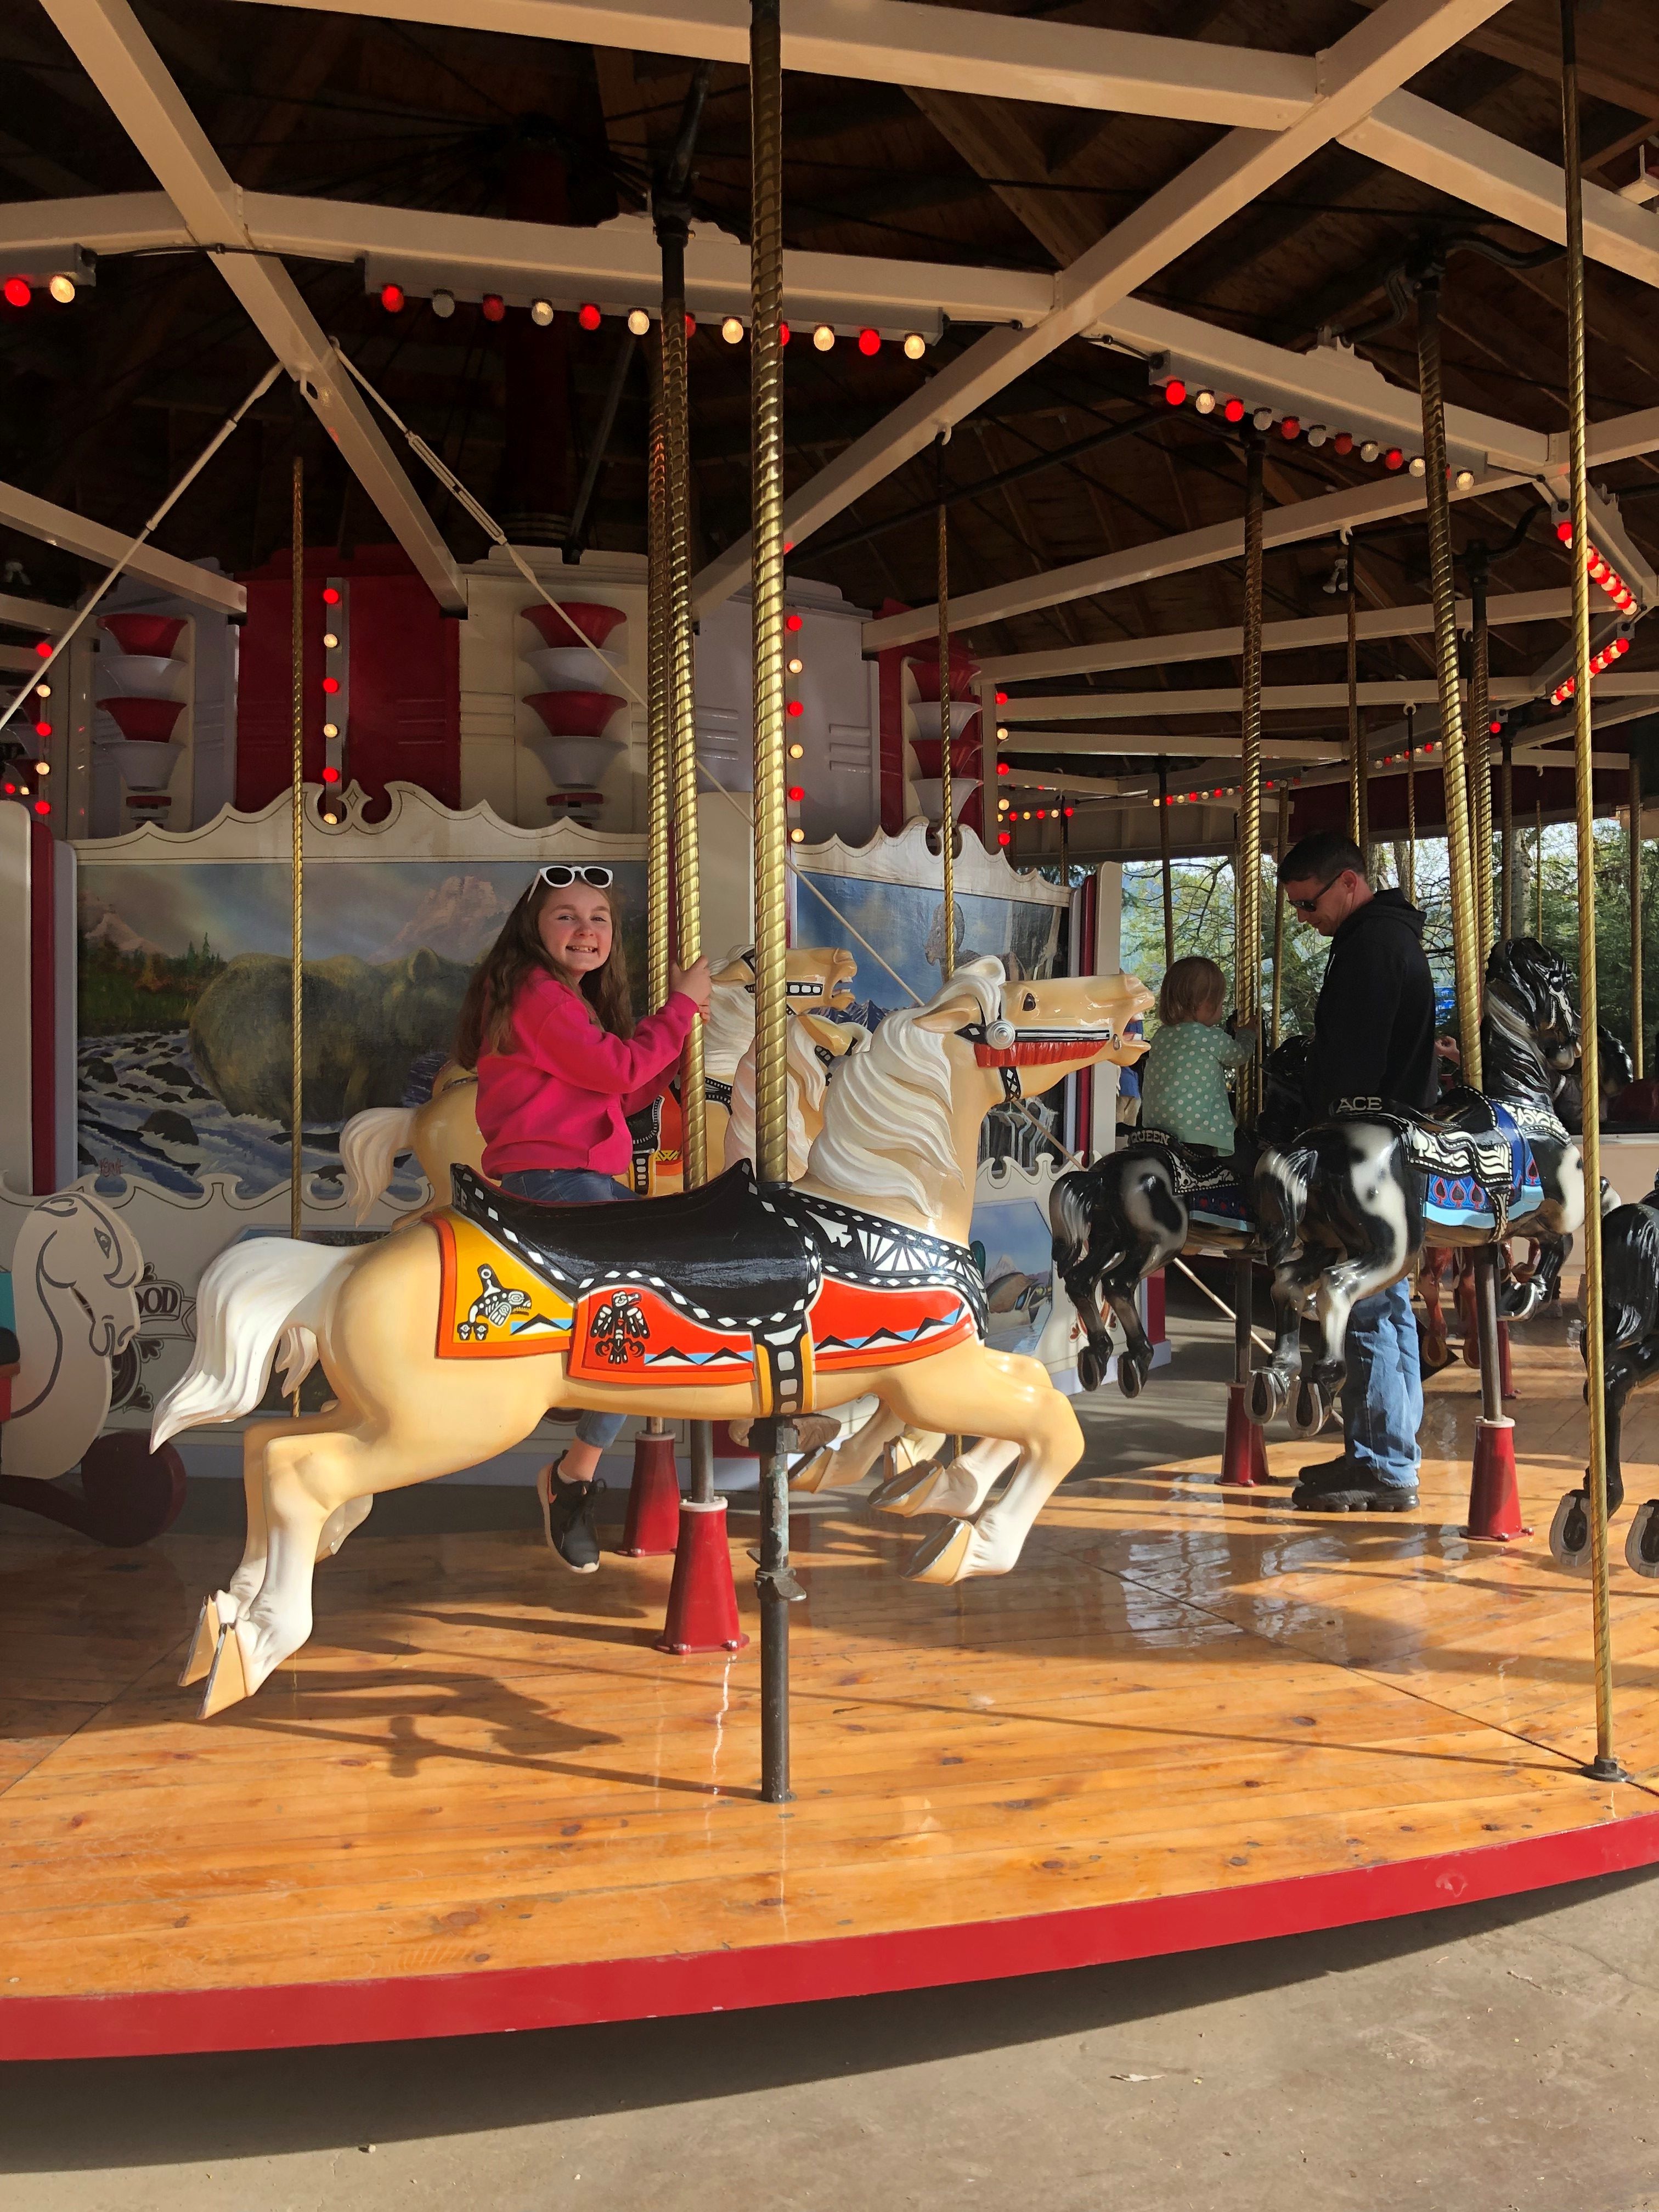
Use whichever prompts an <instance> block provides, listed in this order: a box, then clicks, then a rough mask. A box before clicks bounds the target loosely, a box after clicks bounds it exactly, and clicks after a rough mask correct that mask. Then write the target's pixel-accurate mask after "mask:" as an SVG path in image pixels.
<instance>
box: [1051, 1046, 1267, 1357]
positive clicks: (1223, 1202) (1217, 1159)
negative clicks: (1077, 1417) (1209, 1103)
mask: <svg viewBox="0 0 1659 2212" xmlns="http://www.w3.org/2000/svg"><path fill="white" fill-rule="evenodd" d="M1307 1055H1308V1041H1307V1039H1306V1038H1305V1037H1300V1036H1296V1037H1288V1038H1286V1040H1285V1042H1284V1043H1283V1044H1281V1045H1279V1046H1277V1047H1276V1048H1274V1050H1273V1051H1272V1052H1270V1053H1269V1054H1267V1060H1266V1063H1265V1066H1264V1089H1265V1092H1266V1097H1265V1101H1264V1103H1263V1106H1262V1111H1261V1121H1259V1123H1258V1124H1257V1127H1256V1134H1257V1137H1258V1138H1259V1139H1261V1140H1262V1141H1263V1142H1266V1143H1271V1144H1282V1143H1285V1142H1286V1141H1288V1139H1289V1138H1290V1135H1291V1132H1292V1131H1293V1130H1294V1128H1295V1127H1296V1124H1297V1119H1298V1118H1299V1116H1300V1114H1301V1110H1302V1079H1303V1073H1304V1068H1305V1066H1306V1064H1307ZM1048 1225H1049V1228H1050V1230H1051V1231H1053V1235H1054V1265H1055V1267H1057V1268H1058V1269H1059V1270H1060V1281H1061V1282H1062V1283H1063V1284H1064V1285H1065V1289H1066V1296H1067V1297H1069V1298H1070V1300H1071V1301H1072V1304H1073V1305H1074V1306H1075V1307H1076V1309H1077V1313H1078V1318H1079V1321H1080V1322H1082V1324H1083V1328H1084V1333H1085V1336H1086V1337H1087V1339H1088V1341H1087V1342H1086V1343H1085V1345H1084V1346H1083V1348H1082V1350H1081V1351H1080V1352H1079V1354H1078V1363H1077V1370H1078V1379H1079V1382H1080V1383H1082V1385H1083V1387H1084V1389H1085V1390H1096V1389H1099V1387H1100V1385H1101V1383H1103V1381H1104V1379H1105V1376H1106V1370H1107V1365H1108V1363H1109V1360H1110V1358H1111V1356H1112V1340H1111V1334H1110V1332H1109V1328H1108V1327H1107V1323H1106V1321H1105V1317H1104V1316H1103V1313H1102V1311H1101V1300H1102V1299H1103V1298H1104V1301H1105V1303H1106V1304H1107V1305H1108V1306H1109V1308H1110V1309H1111V1311H1112V1312H1113V1313H1114V1314H1115V1316H1117V1322H1118V1326H1119V1327H1120V1328H1121V1330H1122V1331H1123V1338H1124V1353H1123V1357H1122V1358H1121V1359H1120V1360H1119V1361H1118V1365H1117V1379H1118V1387H1119V1389H1121V1391H1122V1393H1123V1395H1124V1396H1125V1397H1126V1398H1138V1397H1139V1395H1140V1393H1141V1390H1142V1389H1143V1388H1144V1387H1145V1385H1146V1378H1147V1376H1149V1375H1150V1374H1151V1373H1152V1345H1151V1343H1150V1342H1149V1340H1148V1339H1147V1335H1146V1330H1145V1328H1143V1327H1142V1326H1141V1321H1140V1312H1139V1307H1138V1305H1137V1304H1136V1302H1135V1294H1136V1292H1137V1291H1139V1287H1140V1285H1141V1284H1142V1282H1143V1281H1144V1280H1145V1279H1146V1277H1147V1276H1148V1275H1150V1274H1152V1273H1155V1272H1156V1270H1157V1269H1158V1268H1159V1267H1164V1266H1165V1265H1166V1264H1167V1262H1168V1261H1170V1260H1172V1259H1174V1258H1175V1257H1176V1255H1177V1254H1178V1253H1181V1252H1185V1251H1188V1250H1190V1251H1193V1252H1197V1253H1209V1254H1214V1253H1227V1254H1233V1253H1238V1252H1243V1251H1249V1250H1254V1249H1256V1248H1257V1245H1258V1243H1259V1240H1258V1237H1257V1234H1256V1226H1255V1218H1254V1214H1253V1211H1252V1208H1251V1206H1250V1200H1249V1192H1248V1191H1246V1190H1241V1189H1240V1188H1239V1186H1238V1184H1237V1182H1236V1181H1235V1179H1234V1170H1233V1161H1232V1158H1231V1155H1230V1154H1228V1153H1226V1152H1212V1151H1211V1150H1210V1149H1209V1147H1208V1146H1202V1145H1182V1144H1178V1143H1177V1142H1176V1139H1174V1138H1173V1137H1170V1136H1168V1135H1166V1134H1165V1133H1164V1132H1162V1131H1161V1130H1158V1129H1150V1128H1146V1129H1137V1130H1135V1131H1133V1133H1131V1134H1130V1136H1129V1138H1128V1139H1127V1143H1126V1144H1125V1145H1124V1146H1123V1148H1122V1150H1121V1151H1120V1152H1108V1153H1107V1154H1106V1155H1105V1157H1104V1158H1102V1159H1099V1160H1097V1161H1096V1163H1095V1164H1094V1165H1093V1166H1092V1167H1091V1168H1074V1169H1073V1170H1071V1171H1070V1172H1069V1173H1067V1174H1066V1175H1063V1176H1057V1177H1056V1178H1055V1181H1054V1189H1053V1191H1052V1192H1051V1193H1050V1194H1049V1200H1048Z"/></svg>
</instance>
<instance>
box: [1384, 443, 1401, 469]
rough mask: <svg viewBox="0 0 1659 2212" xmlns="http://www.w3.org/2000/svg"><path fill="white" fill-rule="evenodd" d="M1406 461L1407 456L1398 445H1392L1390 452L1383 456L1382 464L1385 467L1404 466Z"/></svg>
mask: <svg viewBox="0 0 1659 2212" xmlns="http://www.w3.org/2000/svg"><path fill="white" fill-rule="evenodd" d="M1405 462H1406V456H1405V455H1404V454H1403V453H1401V450H1400V448H1399V447H1398V446H1390V447H1389V450H1388V452H1387V453H1384V454H1383V466H1384V468H1389V469H1398V468H1403V467H1404V466H1405Z"/></svg>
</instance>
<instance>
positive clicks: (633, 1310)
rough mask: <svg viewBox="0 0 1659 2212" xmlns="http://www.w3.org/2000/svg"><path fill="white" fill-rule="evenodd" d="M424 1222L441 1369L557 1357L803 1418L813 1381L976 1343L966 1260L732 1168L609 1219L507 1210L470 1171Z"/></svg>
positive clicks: (978, 1303)
mask: <svg viewBox="0 0 1659 2212" xmlns="http://www.w3.org/2000/svg"><path fill="white" fill-rule="evenodd" d="M451 1181H452V1186H453V1203H452V1204H451V1205H449V1206H445V1207H443V1208H441V1210H439V1211H438V1212H434V1213H431V1214H428V1216H427V1218H428V1220H429V1221H430V1222H431V1223H432V1225H433V1226H434V1228H435V1230H436V1231H437V1234H438V1242H439V1246H440V1249H441V1254H442V1258H443V1293H442V1297H441V1301H440V1304H439V1312H438V1344H437V1350H438V1356H439V1358H452V1359H479V1358H483V1359H501V1358H523V1357H526V1356H528V1355H532V1354H537V1353H546V1352H563V1353H564V1354H565V1355H566V1357H567V1359H568V1374H569V1375H570V1376H571V1377H572V1378H573V1379H574V1378H577V1377H581V1378H583V1379H586V1380H587V1381H591V1382H602V1383H645V1384H647V1385H648V1384H653V1383H654V1384H661V1385H669V1386H675V1385H679V1386H683V1385H684V1384H686V1383H697V1382H706V1383H745V1384H752V1385H753V1387H754V1389H755V1392H756V1397H757V1410H758V1411H759V1412H760V1413H763V1414H767V1413H781V1414H787V1413H799V1412H803V1411H805V1410H806V1409H807V1408H809V1407H811V1403H812V1378H813V1376H814V1375H815V1374H816V1373H817V1372H820V1371H822V1372H825V1373H830V1372H834V1371H836V1370H844V1369H848V1368H860V1367H879V1366H887V1365H892V1364H897V1363H899V1362H901V1361H903V1360H908V1359H917V1358H924V1357H926V1356H927V1354H928V1353H930V1352H938V1351H943V1350H944V1349H945V1347H946V1346H950V1345H952V1344H957V1343H960V1342H963V1341H964V1340H967V1339H969V1338H971V1337H974V1336H976V1335H977V1336H983V1334H984V1333H985V1322H986V1301H985V1285H984V1281H983V1279H982V1278H981V1275H980V1273H979V1270H978V1269H977V1268H976V1267H975V1265H974V1261H973V1257H972V1255H971V1254H970V1253H969V1250H968V1249H967V1247H966V1246H964V1245H960V1244H953V1243H949V1242H948V1241H947V1240H946V1239H945V1238H943V1237H931V1236H927V1235H926V1234H924V1233H923V1232H922V1231H919V1230H913V1229H907V1228H904V1227H902V1225H899V1224H898V1223H896V1222H891V1221H887V1220H884V1219H883V1218H881V1217H880V1216H878V1215H876V1214H871V1213H866V1212H862V1211H861V1210H860V1209H859V1208H857V1207H855V1206H843V1205H842V1204H841V1203H840V1202H839V1201H838V1200H832V1199H825V1198H818V1197H808V1196H806V1195H805V1194H801V1193H799V1192H796V1191H793V1190H791V1189H789V1188H787V1187H783V1186H778V1185H767V1186H760V1185H757V1183H756V1182H755V1178H754V1173H753V1170H751V1169H750V1167H749V1165H748V1164H746V1163H744V1164H741V1165H739V1166H738V1167H734V1168H729V1169H727V1170H726V1173H725V1174H724V1175H723V1176H718V1177H717V1178H716V1179H715V1181H714V1182H711V1183H708V1184H705V1185H704V1186H703V1188H702V1189H700V1190H692V1191H687V1192H686V1193H684V1194H683V1195H681V1196H678V1197H671V1198H658V1199H649V1200H622V1201H621V1202H619V1203H618V1204H616V1205H611V1206H545V1205H539V1204H538V1203H536V1202H535V1201H534V1200H530V1199H522V1198H514V1197H511V1196H509V1195H508V1194H507V1193H505V1192H503V1191H500V1190H497V1189H496V1188H495V1186H494V1185H493V1184H490V1183H487V1182H484V1180H483V1177H482V1176H477V1175H475V1174H474V1173H473V1172H472V1170H471V1169H470V1168H465V1167H460V1166H457V1167H455V1168H453V1170H451Z"/></svg>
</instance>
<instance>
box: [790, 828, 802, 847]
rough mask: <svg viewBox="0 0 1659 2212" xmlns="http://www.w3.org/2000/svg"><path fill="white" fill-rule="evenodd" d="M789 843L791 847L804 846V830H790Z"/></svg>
mask: <svg viewBox="0 0 1659 2212" xmlns="http://www.w3.org/2000/svg"><path fill="white" fill-rule="evenodd" d="M789 842H790V843H791V844H792V845H804V844H805V842H806V832H805V830H804V829H792V830H791V831H790V832H789Z"/></svg>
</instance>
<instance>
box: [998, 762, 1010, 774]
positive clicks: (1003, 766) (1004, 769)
mask: <svg viewBox="0 0 1659 2212" xmlns="http://www.w3.org/2000/svg"><path fill="white" fill-rule="evenodd" d="M1007 773H1008V763H1007V762H1006V761H999V762H998V763H997V774H998V775H1007Z"/></svg>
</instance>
